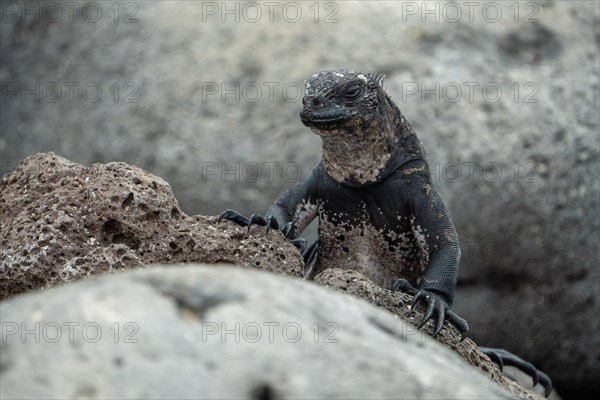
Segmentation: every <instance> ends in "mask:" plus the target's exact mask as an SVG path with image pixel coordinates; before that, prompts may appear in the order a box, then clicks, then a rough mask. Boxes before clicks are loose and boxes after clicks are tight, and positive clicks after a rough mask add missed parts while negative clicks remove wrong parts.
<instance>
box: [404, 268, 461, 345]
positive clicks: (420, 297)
mask: <svg viewBox="0 0 600 400" xmlns="http://www.w3.org/2000/svg"><path fill="white" fill-rule="evenodd" d="M394 290H400V291H402V292H405V293H408V294H412V295H413V296H415V297H414V299H413V302H412V307H413V308H414V307H415V306H416V305H417V304H418V303H419V302H421V301H425V302H426V303H427V311H425V315H424V316H423V319H422V320H421V323H420V324H419V327H418V329H421V328H422V327H423V326H424V325H425V324H426V323H427V321H429V320H430V319H432V318H433V316H434V314H435V315H436V318H435V329H434V331H433V335H432V336H434V337H435V336H437V334H438V333H440V331H441V330H442V328H443V326H444V321H445V320H446V319H447V320H448V321H449V322H450V323H451V324H452V325H454V326H455V327H456V329H458V331H459V332H460V334H461V339H460V340H461V341H463V340H465V338H466V337H467V333H468V332H469V324H468V323H467V321H465V320H464V319H463V318H461V317H459V316H458V315H457V314H456V313H455V312H454V311H452V310H451V309H450V305H448V303H447V302H446V300H444V299H443V298H442V297H441V296H440V295H438V294H436V293H434V292H432V291H430V290H425V289H416V288H415V287H414V286H413V285H412V284H411V283H410V282H409V281H407V280H406V279H404V278H400V279H398V280H397V281H396V283H394Z"/></svg>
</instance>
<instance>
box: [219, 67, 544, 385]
mask: <svg viewBox="0 0 600 400" xmlns="http://www.w3.org/2000/svg"><path fill="white" fill-rule="evenodd" d="M383 78H384V75H383V74H379V73H375V74H366V75H365V74H362V73H358V72H348V71H324V72H319V73H317V74H315V75H313V76H312V77H311V78H310V79H308V80H307V81H306V82H305V93H304V96H303V98H302V102H303V109H302V111H301V112H300V119H301V121H302V123H303V124H304V125H305V126H307V127H309V128H310V129H311V130H312V131H313V132H314V133H316V134H317V135H319V136H320V137H321V139H322V142H323V158H322V160H321V161H320V162H319V164H318V165H317V167H316V168H315V169H314V170H313V171H312V173H311V175H310V176H308V177H306V178H305V179H303V180H301V181H300V182H298V183H297V184H296V185H295V186H293V187H292V188H290V189H289V190H288V191H286V192H285V193H284V194H283V195H282V196H281V197H279V198H278V199H277V200H276V201H275V203H274V204H273V205H272V206H271V208H270V209H269V210H268V211H267V213H266V215H265V217H263V216H261V215H259V214H253V215H252V216H251V217H250V218H247V217H245V216H243V215H242V214H240V213H238V212H237V211H234V210H226V211H225V212H223V213H222V214H220V215H219V217H218V220H219V221H220V220H221V219H228V220H231V221H234V222H236V223H237V224H239V225H242V226H248V229H249V228H250V226H252V225H254V224H257V225H262V226H266V229H267V230H269V229H270V228H273V229H281V230H282V231H283V233H284V234H285V236H286V238H288V239H289V240H291V241H292V242H293V243H294V244H295V245H297V246H298V247H300V248H301V249H302V250H303V256H304V260H305V278H307V279H312V278H313V277H314V276H315V275H316V274H318V273H320V272H322V271H323V270H324V269H326V268H341V269H352V270H355V271H358V272H360V273H362V274H363V275H364V276H366V277H367V278H369V279H370V280H372V281H373V282H374V283H376V284H378V285H379V286H381V287H383V288H387V289H393V290H401V291H404V292H407V293H409V294H412V295H414V300H413V307H414V306H415V305H416V304H418V303H419V302H425V303H426V304H427V311H426V312H425V315H424V317H423V319H422V321H421V323H420V325H419V329H420V328H422V327H423V326H424V325H425V324H426V323H427V321H429V320H431V319H434V320H435V328H434V331H433V336H436V335H437V334H438V333H439V332H440V331H441V330H442V328H443V324H444V321H445V320H448V321H449V322H450V323H452V324H453V325H454V326H456V328H458V330H459V331H460V332H461V334H462V335H463V338H464V337H465V336H466V334H467V332H468V330H469V326H468V324H467V322H466V321H465V320H464V319H463V318H461V317H459V316H458V315H457V314H456V313H454V312H453V311H452V310H451V309H450V307H451V306H452V301H453V299H454V292H455V288H456V281H457V274H458V264H459V260H460V247H459V243H458V236H457V234H456V230H455V228H454V225H453V224H452V221H451V219H450V216H449V215H448V211H447V210H446V207H445V206H444V203H443V202H442V200H441V198H440V197H439V196H438V194H437V192H436V191H435V189H434V188H433V185H432V182H431V177H430V174H429V166H428V164H427V158H426V155H425V151H424V150H423V148H422V146H421V142H420V141H419V139H418V138H417V135H416V134H415V132H414V131H413V129H412V127H411V125H410V124H409V122H408V121H407V120H406V119H405V118H404V116H403V115H402V113H401V112H400V109H399V108H398V107H397V106H396V105H395V104H394V102H393V101H392V99H391V98H390V96H389V95H388V94H387V93H386V91H385V89H384V87H383ZM315 217H318V218H319V238H318V241H317V242H315V243H314V244H313V245H312V246H310V247H309V248H308V249H306V242H305V241H304V240H303V239H301V238H299V235H300V233H301V232H302V231H303V230H304V229H305V228H306V227H307V226H308V224H309V223H310V222H311V221H312V220H313V219H314V218H315ZM483 351H484V353H485V354H487V355H488V356H489V357H490V358H491V359H492V360H493V361H495V362H496V363H497V364H498V365H499V366H500V367H502V365H503V364H507V365H513V366H516V367H518V368H520V369H522V370H523V371H525V372H526V373H528V374H530V375H531V376H532V378H533V381H534V385H535V384H537V383H538V381H539V382H541V383H542V384H543V385H544V387H545V389H546V393H549V391H550V390H551V383H550V379H549V378H548V376H547V375H546V374H544V373H543V372H541V371H538V370H537V369H536V368H535V367H533V366H532V365H531V364H530V363H527V362H526V361H524V360H522V359H520V358H519V357H517V356H515V355H513V354H511V353H508V352H507V351H505V350H502V349H491V348H483Z"/></svg>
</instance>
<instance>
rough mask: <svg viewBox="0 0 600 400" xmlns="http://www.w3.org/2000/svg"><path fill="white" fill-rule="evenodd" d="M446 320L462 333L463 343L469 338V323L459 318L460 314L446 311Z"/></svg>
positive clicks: (461, 339)
mask: <svg viewBox="0 0 600 400" xmlns="http://www.w3.org/2000/svg"><path fill="white" fill-rule="evenodd" d="M446 318H447V319H448V321H449V322H450V323H451V324H452V325H454V326H455V327H456V329H458V331H459V332H460V341H461V342H462V341H463V340H465V339H466V338H467V334H468V333H469V323H468V322H467V321H466V320H465V319H464V318H461V317H459V316H458V314H456V313H455V312H454V311H452V310H446Z"/></svg>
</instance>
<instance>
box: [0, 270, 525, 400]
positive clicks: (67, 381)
mask: <svg viewBox="0 0 600 400" xmlns="http://www.w3.org/2000/svg"><path fill="white" fill-rule="evenodd" d="M239 282H244V284H243V285H240V284H239ZM66 305H69V306H68V307H67V306H66ZM0 312H1V315H2V337H3V340H2V344H1V346H2V352H1V355H2V356H1V361H0V366H1V368H0V374H1V375H0V377H1V379H2V385H1V386H0V394H1V397H2V398H3V399H13V398H15V399H16V398H19V399H22V398H48V397H52V398H82V397H85V398H120V399H122V398H157V399H159V398H198V396H199V394H201V397H202V398H211V399H212V398H250V399H265V398H269V399H273V398H279V399H289V398H315V399H316V398H411V399H420V398H460V399H468V398H494V399H500V398H506V399H508V398H513V396H519V395H522V393H519V392H513V393H512V396H511V392H509V391H505V390H503V389H502V388H501V387H500V386H498V385H495V384H493V383H492V382H491V381H490V380H488V379H487V378H486V377H485V376H484V375H483V374H480V373H478V372H476V371H475V370H473V369H472V368H470V367H468V366H467V364H466V363H464V362H463V361H462V360H461V359H460V358H459V357H458V356H457V355H456V354H454V353H453V352H452V351H449V350H448V349H446V348H444V347H443V346H441V345H440V344H439V343H436V342H435V341H434V340H431V338H429V337H428V336H427V335H424V334H422V333H417V332H415V331H414V329H413V328H412V327H411V326H410V325H408V324H407V323H406V322H404V321H402V320H398V319H396V318H394V317H393V316H392V315H390V314H389V313H387V312H384V311H382V310H379V309H377V308H375V307H373V306H370V305H368V304H366V303H364V302H361V301H358V300H356V299H353V298H351V297H349V296H343V295H340V294H337V293H333V292H331V291H328V290H324V289H323V288H320V287H318V286H316V285H313V284H310V283H307V282H302V281H299V280H292V279H289V278H285V277H279V276H274V275H271V274H266V273H260V272H256V271H255V272H250V271H243V270H240V269H239V268H226V267H223V268H214V267H212V266H210V267H199V266H194V265H187V266H181V267H175V266H168V267H162V268H153V269H151V270H145V271H137V272H129V273H123V274H117V275H113V276H109V277H102V278H98V279H93V280H86V281H83V282H78V283H76V284H72V285H69V286H63V287H60V288H57V289H55V290H53V291H51V292H45V293H39V292H38V293H31V294H28V295H22V296H18V297H15V298H12V299H10V300H7V301H3V302H2V303H0ZM236 324H238V325H236ZM21 329H28V330H29V333H26V334H24V333H23V332H24V331H22V330H21ZM32 332H33V333H32ZM35 332H38V333H37V335H38V340H37V341H36V336H35V335H36V333H35ZM23 335H24V336H23ZM392 349H393V350H392ZM57 359H60V362H59V363H57V362H56V360H57ZM48 365H52V368H48V367H47V366H48ZM81 371H85V372H86V373H85V374H82V373H81ZM165 371H170V372H169V373H167V374H165ZM529 398H534V396H532V395H530V396H529Z"/></svg>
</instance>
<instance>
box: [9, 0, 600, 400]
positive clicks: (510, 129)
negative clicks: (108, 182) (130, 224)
mask: <svg viewBox="0 0 600 400" xmlns="http://www.w3.org/2000/svg"><path fill="white" fill-rule="evenodd" d="M69 4H70V3H68V2H65V3H63V2H34V1H26V2H22V1H21V2H10V1H8V2H7V1H4V0H3V1H2V3H1V5H2V10H1V11H2V15H1V17H2V20H1V24H0V34H1V39H0V51H1V54H2V62H1V64H0V80H1V82H2V100H1V104H0V106H1V116H0V129H1V138H0V156H1V168H2V171H1V172H2V174H4V173H7V172H9V171H11V170H13V169H14V168H15V167H16V164H17V163H18V162H19V161H20V160H21V159H23V158H24V157H26V156H27V155H30V154H32V153H36V152H41V151H54V152H56V153H57V154H59V155H61V156H64V157H67V158H69V159H71V160H73V161H77V162H81V163H84V164H89V163H93V162H108V161H114V160H119V161H126V162H128V163H131V164H135V165H138V166H140V167H142V168H144V169H146V170H148V171H150V172H152V173H154V174H156V175H159V176H161V177H163V178H164V179H166V180H167V181H168V182H169V183H170V184H171V185H172V187H173V189H174V192H175V194H176V196H177V197H178V199H179V201H180V203H181V206H182V207H183V209H184V210H185V211H186V212H188V213H193V214H196V213H199V214H216V213H217V212H219V211H221V210H223V209H225V208H235V209H237V210H239V211H241V212H243V213H246V214H250V213H252V212H263V211H265V210H266V209H267V208H268V206H269V204H270V203H271V202H272V201H273V199H275V198H276V197H277V196H278V195H279V194H280V193H281V192H283V191H284V190H285V189H286V188H287V187H289V186H291V185H292V184H293V183H295V182H296V181H297V180H298V179H299V178H300V176H305V175H306V174H309V173H310V168H311V166H313V165H314V163H315V162H316V161H318V159H319V158H320V140H319V138H318V137H316V136H315V135H313V134H312V133H311V132H310V131H309V130H307V129H306V128H304V127H303V126H302V124H301V123H300V121H299V118H298V112H299V110H300V108H301V104H302V103H301V88H302V83H303V80H304V79H305V78H307V77H308V76H310V75H311V74H313V73H315V72H317V71H320V70H325V69H347V70H359V71H363V72H370V71H379V72H384V73H385V74H386V75H387V79H386V86H387V90H388V92H389V93H390V94H391V96H392V97H393V98H394V100H395V101H396V103H397V104H398V105H399V106H400V108H401V109H402V111H403V113H404V114H405V116H406V117H407V118H408V119H409V120H410V121H411V122H412V124H413V127H414V128H415V129H416V131H417V133H418V134H419V137H420V138H421V140H422V141H423V143H424V146H425V149H426V150H427V152H428V156H429V161H430V164H431V169H432V174H433V175H432V176H433V179H434V182H435V184H436V187H437V188H438V190H439V191H440V192H441V195H442V197H443V198H444V199H445V202H446V204H447V206H448V207H449V209H450V211H451V214H452V216H453V219H454V222H455V224H456V227H457V229H458V232H459V235H460V238H461V246H462V251H463V261H462V263H461V272H460V278H459V290H458V294H457V296H456V304H455V309H456V310H457V311H458V312H459V313H461V314H462V315H463V316H464V317H466V318H467V319H468V320H469V321H470V322H471V324H472V326H473V328H472V335H471V336H472V337H473V338H474V339H475V340H476V341H478V342H479V343H481V344H485V345H491V346H503V347H506V348H508V349H509V350H511V351H514V352H515V353H517V354H519V355H521V356H522V357H524V358H526V359H529V360H531V361H533V362H534V363H535V364H537V365H538V366H539V367H540V368H542V369H544V370H546V371H547V372H548V373H549V374H550V375H551V376H552V378H553V379H554V381H555V385H556V387H557V388H558V391H559V393H561V394H562V395H563V397H565V398H569V397H571V398H572V397H575V396H576V395H581V394H583V393H591V392H595V393H598V392H599V391H600V383H599V382H600V381H598V379H597V377H598V376H599V375H600V323H599V317H598V315H600V313H599V311H600V295H599V288H598V283H599V273H598V266H599V262H600V261H599V256H598V248H599V237H598V232H599V219H600V216H599V211H598V210H599V204H598V201H599V179H598V178H599V176H598V175H599V164H598V153H599V136H598V124H599V70H598V65H599V59H598V55H599V48H598V46H599V42H600V29H599V24H600V11H599V6H598V2H596V1H582V2H568V1H556V2H471V3H469V2H457V3H447V2H433V1H432V2H427V3H424V2H387V1H371V2H358V1H356V2H351V1H343V2H342V1H340V2H319V3H317V2H313V1H309V2H308V1H307V2H304V1H295V2H284V1H277V2H272V3H269V2H266V3H265V2H201V1H197V2H196V1H132V2H117V3H115V2H114V1H96V2H83V1H82V2H78V3H77V5H69ZM515 310H519V311H518V312H515Z"/></svg>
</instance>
